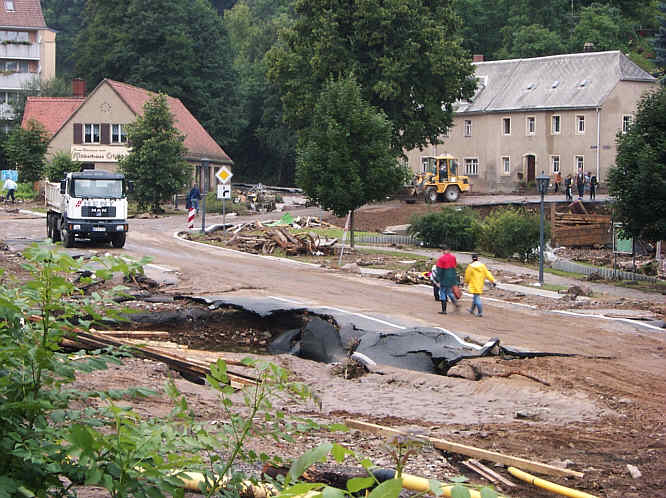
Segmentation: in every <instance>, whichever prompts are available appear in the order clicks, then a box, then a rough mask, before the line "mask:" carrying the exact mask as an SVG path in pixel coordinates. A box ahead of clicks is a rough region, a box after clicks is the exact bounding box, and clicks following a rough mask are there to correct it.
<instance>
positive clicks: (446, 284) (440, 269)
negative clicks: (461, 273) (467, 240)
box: [436, 245, 458, 315]
mask: <svg viewBox="0 0 666 498" xmlns="http://www.w3.org/2000/svg"><path fill="white" fill-rule="evenodd" d="M442 251H444V252H443V254H442V255H441V256H440V257H439V259H438V260H437V264H436V266H437V282H439V300H440V302H441V304H442V311H440V312H439V313H440V314H442V315H446V300H447V298H448V299H449V300H450V301H451V303H453V305H454V306H455V307H456V311H457V310H458V301H457V300H456V297H455V296H454V295H453V289H452V287H453V286H454V285H458V273H457V272H456V264H457V262H456V257H455V256H454V255H453V254H451V252H450V251H449V248H448V246H446V245H443V246H442Z"/></svg>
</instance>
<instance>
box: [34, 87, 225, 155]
mask: <svg viewBox="0 0 666 498" xmlns="http://www.w3.org/2000/svg"><path fill="white" fill-rule="evenodd" d="M102 85H109V86H110V87H111V88H112V89H113V90H114V91H115V92H116V94H117V95H118V97H119V98H120V99H121V100H122V101H123V102H124V103H125V104H126V105H127V107H129V109H130V110H131V111H132V112H133V113H134V114H135V115H137V116H140V115H142V114H143V105H144V104H145V103H146V102H147V101H148V100H149V99H150V98H151V97H153V96H154V95H155V93H153V92H149V91H148V90H145V89H143V88H138V87H135V86H132V85H127V84H125V83H120V82H118V81H113V80H110V79H105V80H103V81H102V82H100V84H99V85H97V87H96V88H95V89H94V90H93V91H92V92H90V94H89V95H88V96H87V97H86V98H76V97H28V100H27V102H26V107H25V112H24V114H23V121H22V122H21V126H22V127H25V125H26V124H27V122H28V121H29V120H30V119H35V120H37V121H39V122H40V123H42V124H43V125H44V127H45V128H46V129H47V131H48V132H49V134H50V135H51V137H53V136H54V135H56V134H57V133H58V132H59V131H60V130H61V129H62V128H63V127H64V126H65V124H66V123H67V122H68V121H70V120H72V119H73V118H74V116H75V115H76V112H77V111H78V109H79V108H81V107H82V106H83V104H84V103H85V102H87V101H88V100H89V99H90V98H91V97H92V96H93V95H94V94H95V92H97V90H98V89H99V88H100V87H101V86H102ZM167 104H168V105H169V110H170V111H171V114H172V115H173V118H174V126H175V127H176V128H177V129H178V131H180V132H181V133H182V134H183V135H184V137H185V142H184V143H185V148H186V149H187V151H188V153H187V157H188V158H190V159H196V158H204V157H206V158H208V159H210V160H211V161H215V162H220V163H225V164H231V163H232V161H231V158H230V157H229V156H228V155H227V154H226V152H224V150H222V147H220V146H219V145H218V144H217V143H216V142H215V140H213V138H212V137H211V136H210V135H209V134H208V132H207V131H206V130H205V129H204V127H203V126H201V123H199V121H197V120H196V118H195V117H194V116H192V114H191V113H190V111H188V110H187V108H186V107H185V106H184V105H183V103H182V102H181V101H180V100H179V99H176V98H173V97H168V96H167Z"/></svg>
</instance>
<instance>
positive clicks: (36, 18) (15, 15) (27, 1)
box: [0, 0, 47, 28]
mask: <svg viewBox="0 0 666 498" xmlns="http://www.w3.org/2000/svg"><path fill="white" fill-rule="evenodd" d="M11 27H17V28H46V27H47V26H46V21H44V14H42V6H41V5H40V2H39V0H14V10H13V11H8V10H7V9H6V8H5V2H4V1H0V28H11Z"/></svg>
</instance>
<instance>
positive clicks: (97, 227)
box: [46, 170, 131, 247]
mask: <svg viewBox="0 0 666 498" xmlns="http://www.w3.org/2000/svg"><path fill="white" fill-rule="evenodd" d="M128 191H131V184H130V183H129V182H125V177H124V176H123V175H122V174H120V173H108V172H106V171H96V170H87V171H81V172H79V173H67V177H66V178H65V179H64V180H62V181H61V182H59V183H50V182H47V183H46V205H47V208H48V212H47V214H46V233H47V234H48V237H49V238H50V239H51V240H53V241H54V242H58V241H60V240H62V243H63V245H64V246H65V247H72V246H73V245H74V240H75V239H77V238H82V239H92V240H104V241H107V242H111V244H113V247H123V246H124V245H125V238H126V236H127V228H128V227H127V192H128Z"/></svg>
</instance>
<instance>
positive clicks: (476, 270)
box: [465, 254, 497, 316]
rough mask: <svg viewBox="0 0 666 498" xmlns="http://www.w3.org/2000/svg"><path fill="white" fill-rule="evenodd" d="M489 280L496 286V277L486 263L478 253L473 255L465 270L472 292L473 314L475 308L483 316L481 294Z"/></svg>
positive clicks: (466, 280) (471, 311)
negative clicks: (480, 258)
mask: <svg viewBox="0 0 666 498" xmlns="http://www.w3.org/2000/svg"><path fill="white" fill-rule="evenodd" d="M486 280H488V281H489V282H490V283H491V284H493V287H496V286H497V284H496V283H495V277H493V276H492V274H491V273H490V272H489V271H488V268H486V265H484V264H483V263H481V262H480V261H479V256H478V254H474V255H473V256H472V262H471V263H470V264H469V265H468V266H467V269H466V270H465V283H466V284H467V287H468V290H469V292H470V293H471V294H472V307H471V308H470V309H468V310H467V311H469V312H470V313H471V314H472V315H473V314H474V308H476V309H477V310H478V312H479V315H478V316H483V307H482V306H481V294H483V284H484V282H485V281H486Z"/></svg>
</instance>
